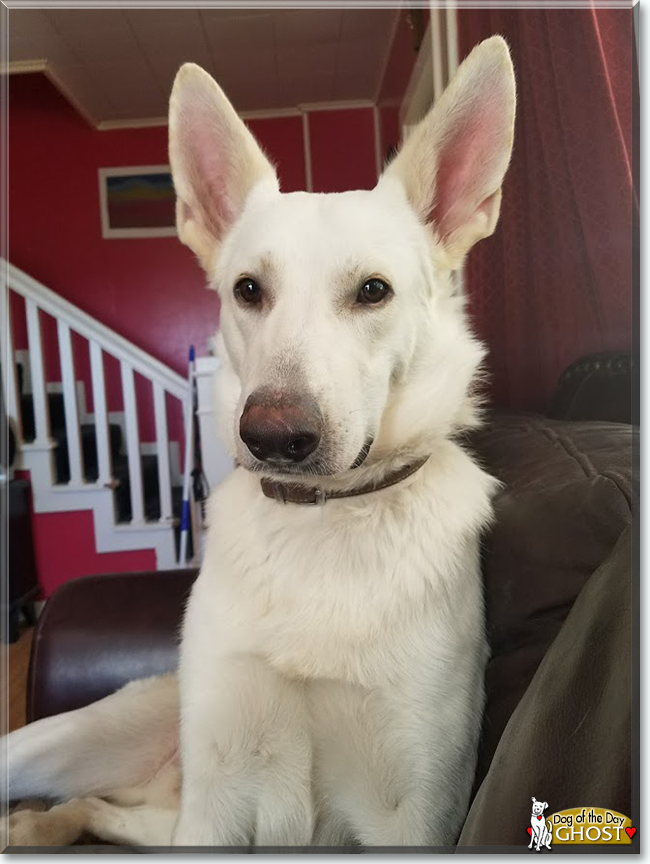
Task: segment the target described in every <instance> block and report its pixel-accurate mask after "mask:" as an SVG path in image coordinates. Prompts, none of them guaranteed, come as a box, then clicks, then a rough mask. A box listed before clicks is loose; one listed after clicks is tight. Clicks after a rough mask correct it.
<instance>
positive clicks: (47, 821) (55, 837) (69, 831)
mask: <svg viewBox="0 0 650 864" xmlns="http://www.w3.org/2000/svg"><path fill="white" fill-rule="evenodd" d="M3 822H4V824H3V826H2V828H3V831H2V836H4V838H5V841H6V843H7V845H8V846H68V845H70V844H71V843H74V841H75V840H76V839H77V837H78V836H79V835H80V833H81V830H82V820H81V818H80V814H78V813H77V812H76V811H75V807H74V804H73V802H69V803H68V804H66V805H59V806H58V807H53V808H52V809H51V810H46V811H45V812H43V811H37V810H17V811H15V812H14V813H11V814H10V815H9V816H7V817H6V819H4V820H3Z"/></svg>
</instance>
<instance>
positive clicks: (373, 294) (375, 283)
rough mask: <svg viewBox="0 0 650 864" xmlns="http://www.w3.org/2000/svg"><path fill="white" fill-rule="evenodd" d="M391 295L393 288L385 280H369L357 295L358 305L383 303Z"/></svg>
mask: <svg viewBox="0 0 650 864" xmlns="http://www.w3.org/2000/svg"><path fill="white" fill-rule="evenodd" d="M390 293H391V288H390V285H388V283H386V282H384V280H383V279H368V281H367V282H364V283H363V285H362V286H361V288H359V293H358V294H357V303H381V301H382V300H385V299H386V298H387V297H388V296H389V295H390Z"/></svg>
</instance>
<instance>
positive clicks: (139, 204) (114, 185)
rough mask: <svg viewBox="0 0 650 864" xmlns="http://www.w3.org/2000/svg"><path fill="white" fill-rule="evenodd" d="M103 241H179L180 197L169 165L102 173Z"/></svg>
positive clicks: (100, 195) (135, 167) (101, 211)
mask: <svg viewBox="0 0 650 864" xmlns="http://www.w3.org/2000/svg"><path fill="white" fill-rule="evenodd" d="M99 202H100V214H101V229H102V237H103V238H105V239H107V240H110V239H125V238H143V237H175V236H176V219H175V211H176V195H175V192H174V184H173V182H172V177H171V169H170V167H169V165H136V166H129V167H123V166H119V167H113V168H100V169H99Z"/></svg>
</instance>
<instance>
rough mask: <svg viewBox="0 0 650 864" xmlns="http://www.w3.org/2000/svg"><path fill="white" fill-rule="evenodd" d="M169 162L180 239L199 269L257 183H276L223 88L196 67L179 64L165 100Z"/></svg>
mask: <svg viewBox="0 0 650 864" xmlns="http://www.w3.org/2000/svg"><path fill="white" fill-rule="evenodd" d="M169 161H170V164H171V169H172V176H173V179H174V187H175V189H176V197H177V200H176V227H177V229H178V236H179V237H180V239H181V241H182V242H183V243H185V244H186V245H187V246H189V247H190V249H191V250H192V251H193V252H194V253H195V255H196V256H197V258H198V259H199V261H200V263H201V265H202V266H203V269H204V270H205V271H206V272H207V273H210V272H211V271H212V269H213V267H214V263H215V259H216V254H217V252H218V249H219V245H220V243H221V241H222V240H223V237H224V235H225V234H226V233H227V232H228V229H229V228H230V227H231V225H232V224H233V223H234V221H235V220H236V219H237V217H238V216H239V214H240V213H241V211H242V210H243V207H244V204H245V202H246V198H247V197H248V195H249V193H250V192H251V190H252V189H253V187H254V186H256V185H257V184H258V183H261V182H263V181H266V182H269V183H271V184H273V185H274V187H275V189H276V190H277V189H278V180H277V177H276V174H275V171H274V170H273V167H272V165H271V163H270V162H269V160H268V159H267V158H266V156H265V155H264V153H263V152H262V150H261V148H260V146H259V145H258V143H257V141H256V140H255V138H254V137H253V136H252V134H251V133H250V132H249V130H248V129H247V128H246V125H245V124H244V122H243V121H242V120H241V119H240V118H239V117H238V116H237V113H236V112H235V109H234V108H233V107H232V105H231V104H230V102H229V101H228V99H227V97H226V95H225V94H224V92H223V90H222V89H221V88H220V87H219V85H218V84H217V83H216V81H214V79H213V78H211V77H210V75H208V73H207V72H205V71H204V70H203V69H201V67H200V66H196V65H195V64H194V63H185V64H184V65H183V66H181V68H180V70H179V71H178V74H177V75H176V80H175V81H174V86H173V88H172V94H171V97H170V100H169Z"/></svg>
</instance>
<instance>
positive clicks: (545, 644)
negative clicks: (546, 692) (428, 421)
mask: <svg viewBox="0 0 650 864" xmlns="http://www.w3.org/2000/svg"><path fill="white" fill-rule="evenodd" d="M471 446H472V448H473V449H474V451H475V453H476V454H477V455H478V457H479V459H480V461H481V462H482V464H483V466H484V467H485V468H486V469H487V470H488V471H489V472H490V473H492V474H493V475H494V476H495V477H497V478H498V479H499V480H501V481H502V482H503V484H504V485H503V488H502V489H501V491H500V492H499V493H498V495H497V497H496V500H495V509H496V521H495V525H494V528H493V530H492V531H491V532H490V534H489V535H488V536H487V537H486V538H485V543H484V550H483V562H484V580H485V601H486V613H487V626H488V637H489V641H490V646H491V659H490V661H489V664H488V668H487V676H486V689H487V704H486V713H485V720H484V729H483V736H482V742H481V751H480V754H479V766H478V772H477V786H478V784H479V783H480V782H481V780H482V779H483V777H484V776H485V773H486V771H487V769H488V767H489V765H490V762H491V760H492V757H493V755H494V752H495V749H496V746H497V744H498V742H499V739H500V737H501V735H502V733H503V730H504V728H505V726H506V723H507V722H508V719H509V718H510V716H511V714H512V712H513V711H514V709H515V708H516V706H517V704H518V703H519V701H520V699H521V698H522V696H523V695H524V693H525V691H526V688H527V687H528V685H529V683H530V681H531V680H532V678H533V675H534V674H535V671H536V669H537V667H538V666H539V664H540V662H541V660H542V658H543V657H544V655H545V653H546V651H547V650H548V648H549V646H550V645H551V643H552V641H553V640H554V639H555V637H556V636H557V634H558V632H559V630H560V628H561V626H562V623H563V622H564V620H565V618H566V617H567V615H568V613H569V611H570V609H571V607H572V605H573V603H574V601H575V599H576V597H577V596H578V594H579V593H580V591H581V590H582V588H583V586H584V585H585V583H586V582H587V580H588V579H589V577H590V576H591V574H592V573H594V571H595V570H596V569H597V568H598V567H599V566H600V565H601V564H602V563H603V561H605V559H606V558H607V557H608V556H609V554H610V553H611V551H612V549H613V548H614V546H615V545H616V542H617V540H618V539H619V537H620V535H621V534H622V532H623V531H624V530H625V528H626V526H627V525H628V524H629V522H630V514H631V508H632V507H633V506H634V502H635V500H636V497H637V490H636V485H635V483H634V482H633V475H635V474H636V472H633V470H632V469H633V459H634V454H635V452H636V453H638V429H637V428H635V427H632V426H628V425H625V424H618V423H604V422H602V423H601V422H570V421H561V420H549V419H547V418H545V417H541V416H537V415H521V414H519V415H495V416H494V417H492V418H491V420H490V422H489V423H488V424H486V426H485V428H483V429H481V430H480V431H479V432H478V433H475V434H474V435H473V436H472V439H471ZM635 448H636V449H635ZM531 794H535V793H534V791H533V792H531ZM540 794H541V793H540Z"/></svg>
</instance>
